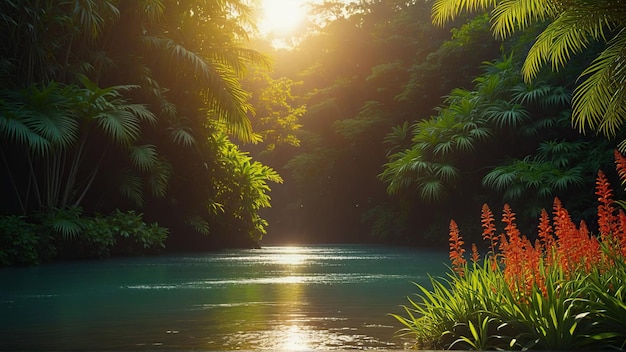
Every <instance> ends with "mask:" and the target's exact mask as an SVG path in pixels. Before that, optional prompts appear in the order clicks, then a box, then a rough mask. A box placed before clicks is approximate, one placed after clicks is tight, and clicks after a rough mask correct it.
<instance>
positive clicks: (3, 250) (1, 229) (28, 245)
mask: <svg viewBox="0 0 626 352" xmlns="http://www.w3.org/2000/svg"><path fill="white" fill-rule="evenodd" d="M37 263H39V237H38V236H37V231H36V226H35V225H33V224H30V223H28V222H27V221H26V218H25V217H23V216H16V215H9V216H1V217H0V266H21V265H33V264H37Z"/></svg>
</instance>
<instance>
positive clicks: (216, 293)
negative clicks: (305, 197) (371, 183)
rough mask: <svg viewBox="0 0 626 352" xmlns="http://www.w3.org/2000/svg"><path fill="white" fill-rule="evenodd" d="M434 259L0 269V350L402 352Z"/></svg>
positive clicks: (372, 254)
mask: <svg viewBox="0 0 626 352" xmlns="http://www.w3.org/2000/svg"><path fill="white" fill-rule="evenodd" d="M446 262H447V256H446V253H442V252H427V251H418V250H415V249H406V248H400V247H381V246H352V245H350V246H347V245H346V246H304V247H298V246H293V247H279V246H270V247H264V248H262V249H253V250H231V251H223V252H218V253H206V254H186V255H166V256H158V257H145V258H122V259H119V258H116V259H109V260H102V261H86V262H69V263H54V264H47V265H42V266H39V267H30V268H14V269H0V350H190V349H199V350H237V349H240V350H270V349H272V350H279V349H280V350H298V351H301V350H334V349H402V348H407V347H408V346H409V345H410V341H406V340H402V339H401V338H399V337H396V336H394V333H395V332H396V331H397V330H398V329H399V328H400V325H399V323H397V322H396V321H395V320H394V319H393V318H392V317H390V316H389V315H388V314H389V313H402V312H403V310H402V308H401V306H402V305H404V304H405V303H407V302H408V301H407V299H406V298H407V296H411V295H413V294H414V293H415V292H417V290H416V289H415V287H414V285H413V284H412V282H418V283H427V282H428V274H431V275H434V276H443V275H445V272H446Z"/></svg>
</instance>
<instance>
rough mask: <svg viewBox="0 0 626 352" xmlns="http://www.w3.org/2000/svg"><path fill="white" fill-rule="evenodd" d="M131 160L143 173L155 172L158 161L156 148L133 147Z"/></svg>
mask: <svg viewBox="0 0 626 352" xmlns="http://www.w3.org/2000/svg"><path fill="white" fill-rule="evenodd" d="M130 160H131V162H132V163H133V166H135V167H137V168H139V169H140V170H141V171H143V172H147V171H150V170H154V168H155V167H156V164H157V161H158V154H157V150H156V146H155V145H152V144H145V145H138V146H132V147H131V148H130Z"/></svg>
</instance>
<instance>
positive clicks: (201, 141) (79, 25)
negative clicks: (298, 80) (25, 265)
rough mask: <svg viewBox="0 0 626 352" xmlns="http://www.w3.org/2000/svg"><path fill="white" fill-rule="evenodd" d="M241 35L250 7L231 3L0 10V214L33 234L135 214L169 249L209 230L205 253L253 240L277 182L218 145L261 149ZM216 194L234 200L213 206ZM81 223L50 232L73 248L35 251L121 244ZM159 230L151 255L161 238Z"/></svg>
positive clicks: (76, 4) (102, 249)
mask: <svg viewBox="0 0 626 352" xmlns="http://www.w3.org/2000/svg"><path fill="white" fill-rule="evenodd" d="M253 28H254V23H253V21H252V9H251V8H250V6H249V4H247V2H244V1H238V0H227V1H220V2H215V1H207V0H189V1H181V2H171V1H166V0H153V1H134V0H133V1H122V2H120V1H109V0H107V1H67V2H55V1H44V2H41V1H31V0H27V1H5V2H3V3H2V4H0V29H2V33H1V34H0V37H1V41H0V43H2V44H1V45H0V135H1V136H2V139H1V142H0V157H1V160H2V161H1V163H2V164H1V165H2V170H3V172H2V176H1V181H2V182H1V183H0V185H1V186H0V189H1V191H2V194H3V195H6V196H5V198H3V204H2V205H1V206H0V211H1V212H2V213H3V214H8V215H9V218H8V219H13V220H15V221H17V219H20V221H26V222H32V223H33V224H34V225H37V226H38V224H39V221H38V220H37V219H39V218H50V217H54V216H55V214H59V213H72V214H75V215H77V216H78V218H80V219H81V221H82V219H83V218H85V221H87V219H93V221H94V222H98V221H101V220H102V219H101V217H102V216H100V215H98V214H139V213H142V214H145V217H146V218H148V219H150V221H152V220H158V221H159V223H163V224H165V225H166V226H167V227H168V228H170V229H172V230H176V231H175V232H174V231H172V233H173V234H174V233H176V235H177V236H180V237H181V238H179V239H176V240H175V242H177V243H179V244H184V243H186V242H188V241H185V239H184V238H185V236H189V235H187V234H188V233H190V231H189V230H192V232H193V230H194V229H195V230H198V231H199V232H200V233H203V234H205V235H206V234H207V233H209V232H210V233H211V234H212V235H215V236H212V238H209V237H208V236H205V239H204V244H203V246H204V247H206V248H209V247H216V246H221V245H223V243H225V242H232V243H231V244H230V245H236V244H237V242H238V241H239V242H240V244H243V243H245V245H250V243H252V241H251V238H254V239H259V238H260V234H262V233H263V232H264V231H265V229H264V224H265V222H264V220H263V219H261V218H260V216H259V214H258V213H257V212H258V211H259V210H260V209H261V208H263V207H268V206H269V202H268V200H269V196H268V192H269V185H268V182H274V181H280V177H279V176H278V175H277V174H276V173H275V172H274V171H273V170H272V169H270V168H268V167H265V166H263V165H260V164H258V163H257V162H254V161H252V160H250V157H248V156H247V155H246V153H245V152H243V151H241V150H239V147H238V146H237V145H236V144H234V143H233V142H231V141H230V140H229V139H228V138H227V137H226V135H228V136H230V137H232V138H235V139H236V140H237V141H239V142H242V143H248V142H255V141H258V140H259V135H258V134H256V133H254V132H253V130H252V123H251V121H250V118H251V117H252V116H253V108H252V105H251V100H250V93H249V92H248V91H246V90H245V89H244V88H243V86H242V79H243V77H244V76H245V74H246V72H247V68H248V67H249V66H251V65H255V66H259V65H269V59H268V58H267V57H265V56H264V55H262V54H260V53H259V52H257V51H254V50H251V49H248V48H246V47H244V46H243V45H242V44H243V43H244V42H245V41H246V40H247V39H248V33H249V31H250V30H252V29H253ZM174 68H175V69H174ZM285 82H287V81H285ZM286 84H287V85H286V86H285V87H284V89H287V87H288V86H289V83H286ZM271 98H272V97H269V96H267V97H264V98H263V99H271ZM275 108H276V109H278V107H275V106H268V107H267V108H266V109H265V110H266V113H268V114H273V113H274V111H273V110H272V109H275ZM280 108H281V109H287V111H289V112H290V113H292V114H293V117H292V118H291V120H290V122H289V123H290V127H289V128H290V129H292V130H293V129H297V126H298V124H297V118H298V116H299V114H301V113H297V112H295V113H294V112H293V111H291V110H288V109H291V107H290V106H289V105H288V102H283V104H282V105H281V106H280ZM281 133H282V132H277V133H276V134H275V135H276V138H282V135H281ZM289 133H291V132H289ZM285 134H287V133H285ZM190 178H193V179H194V182H193V183H188V180H189V179H190ZM227 193H228V194H229V197H228V198H229V199H228V201H231V200H235V199H239V201H238V202H237V203H236V204H232V206H231V205H230V204H225V202H222V201H223V200H224V199H222V198H224V197H225V196H224V194H227ZM237 195H241V196H240V197H239V196H237ZM181 204H184V206H181ZM75 209H81V211H80V212H78V213H77V212H76V211H75ZM119 211H122V213H117V212H119ZM129 212H130V213H129ZM133 212H134V213H133ZM11 216H17V217H18V218H14V217H11ZM111 216H113V215H111ZM224 219H228V221H224ZM13 220H12V221H13ZM136 220H137V221H139V220H140V219H136ZM102 221H104V220H102ZM106 221H108V220H106ZM111 221H113V220H111ZM137 221H135V223H136V224H137V226H138V228H140V227H141V226H139V225H138V224H139V223H138V222H137ZM11 223H12V224H14V222H11ZM70 223H71V222H66V224H70ZM211 224H220V226H221V224H228V227H231V228H234V229H235V231H234V232H235V233H237V235H234V236H225V237H227V238H228V241H220V240H219V237H220V236H219V235H218V234H219V233H220V232H229V231H230V230H229V228H227V227H223V228H220V226H213V227H211V230H210V231H209V225H211ZM189 225H191V226H189ZM7 226H9V225H7ZM11 226H12V228H13V227H15V226H17V225H15V226H13V225H11ZM85 226H87V225H85ZM85 226H83V225H80V226H78V225H77V227H75V228H74V230H71V231H70V232H69V234H71V235H70V236H66V235H67V234H68V233H65V235H64V236H61V237H63V238H64V241H70V242H71V241H74V242H76V243H74V244H67V245H66V244H62V243H59V242H58V241H53V242H50V241H43V240H42V241H39V242H38V243H39V244H40V245H41V244H42V243H47V245H49V246H50V247H51V250H50V252H51V253H53V252H55V250H56V253H57V254H59V255H62V256H66V257H73V256H76V253H74V252H72V251H76V252H84V253H85V255H87V254H86V253H92V255H95V256H100V255H105V254H107V253H109V249H111V248H114V249H111V254H116V253H117V254H119V253H120V251H119V249H120V248H121V247H124V246H123V245H121V244H120V241H117V243H116V244H115V243H114V242H116V241H114V240H113V237H112V235H111V234H110V233H108V232H107V233H101V232H99V231H96V230H93V231H92V230H90V231H83V230H84V229H85V228H86V227H85ZM111 226H113V227H116V226H117V225H111ZM87 227H88V226H87ZM69 228H73V227H64V229H65V230H67V229H69ZM103 228H104V229H106V228H107V226H104V227H103ZM237 228H245V229H246V230H244V231H239V232H238V231H236V229H237ZM79 229H80V231H79ZM103 231H105V232H106V230H103ZM141 231H143V230H141ZM146 231H147V230H146ZM150 231H152V230H150ZM150 231H148V232H150ZM79 232H80V233H83V234H84V236H86V237H90V238H91V240H89V239H85V240H83V239H81V237H80V236H77V235H76V234H78V233H79ZM114 232H115V231H114ZM157 232H158V231H157ZM24 233H25V235H24V236H25V241H26V242H24V243H31V244H32V243H33V241H30V240H28V241H27V240H26V238H28V237H29V236H28V233H30V232H29V231H24ZM150 233H151V232H150ZM161 234H165V233H164V232H158V235H157V234H155V236H156V237H155V240H154V243H151V244H150V246H149V247H155V246H156V247H160V244H162V243H164V240H165V238H161V237H160V236H161ZM49 235H50V236H52V237H53V238H56V237H55V236H56V235H55V234H54V233H51V234H49ZM137 236H140V237H141V238H143V239H146V241H147V237H145V236H143V235H140V234H137ZM122 237H124V236H122ZM234 239H239V240H238V241H237V240H234ZM29 241H30V242H29ZM90 241H91V242H90ZM141 241H143V240H141ZM18 242H19V241H18ZM96 242H98V243H99V244H98V245H95V244H94V243H96ZM148 242H149V241H148ZM201 242H202V240H201ZM85 243H90V245H93V246H95V247H94V248H91V249H90V248H87V247H88V246H86V245H84V244H85ZM197 245H198V244H197V243H191V242H190V243H189V244H187V246H194V247H195V248H197ZM18 247H19V246H18ZM128 248H130V247H128ZM140 248H141V246H139V247H137V248H134V247H133V251H136V250H140ZM24 251H25V253H26V252H28V250H26V249H24ZM125 252H128V251H125ZM31 261H34V260H31Z"/></svg>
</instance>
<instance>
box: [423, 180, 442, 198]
mask: <svg viewBox="0 0 626 352" xmlns="http://www.w3.org/2000/svg"><path fill="white" fill-rule="evenodd" d="M445 193H446V188H445V186H444V184H443V182H442V181H440V180H437V179H430V180H427V181H424V182H421V184H420V186H419V194H420V197H421V198H422V199H423V200H425V201H427V202H432V203H434V202H437V201H439V200H441V199H442V198H443V196H444V195H445Z"/></svg>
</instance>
